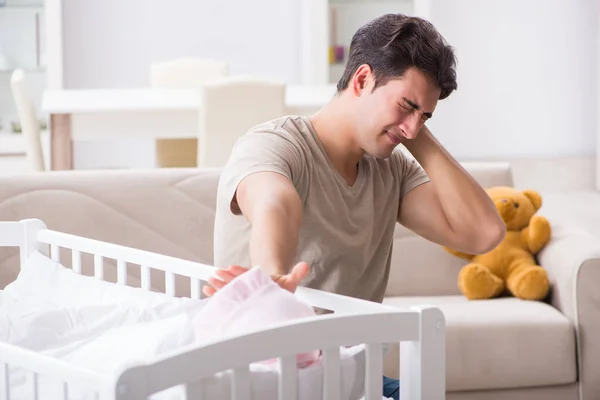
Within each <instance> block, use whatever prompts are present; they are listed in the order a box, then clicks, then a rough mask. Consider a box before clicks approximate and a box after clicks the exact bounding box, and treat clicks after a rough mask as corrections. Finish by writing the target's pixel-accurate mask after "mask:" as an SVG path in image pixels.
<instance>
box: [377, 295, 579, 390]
mask: <svg viewBox="0 0 600 400" xmlns="http://www.w3.org/2000/svg"><path fill="white" fill-rule="evenodd" d="M384 303H385V304H388V305H393V306H398V307H408V306H413V305H422V304H430V305H433V306H437V307H439V308H440V309H441V310H442V312H443V313H444V315H445V318H446V385H447V390H448V391H462V390H477V389H508V388H522V387H532V386H543V385H559V384H567V383H573V382H575V380H576V376H577V367H576V349H575V329H574V327H573V326H572V325H571V323H570V322H569V321H568V320H567V318H566V317H565V316H564V315H562V314H561V313H560V312H559V311H558V310H556V309H555V308H553V307H552V306H550V305H548V304H546V303H542V302H534V301H523V300H519V299H516V298H512V297H505V298H498V299H493V300H477V301H469V300H467V299H466V298H464V297H463V296H440V297H389V298H386V299H384ZM393 349H394V350H396V351H390V352H389V353H388V355H387V357H386V365H385V367H386V374H390V375H391V376H394V377H397V376H398V358H397V356H398V352H397V347H394V348H393Z"/></svg>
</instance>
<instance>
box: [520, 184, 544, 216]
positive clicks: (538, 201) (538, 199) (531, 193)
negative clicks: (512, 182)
mask: <svg viewBox="0 0 600 400" xmlns="http://www.w3.org/2000/svg"><path fill="white" fill-rule="evenodd" d="M523 194H524V195H525V196H526V197H527V198H528V199H529V200H531V202H532V203H533V206H534V207H535V210H536V211H537V210H539V209H540V207H541V206H542V196H540V194H539V193H538V192H536V191H535V190H531V189H526V190H523Z"/></svg>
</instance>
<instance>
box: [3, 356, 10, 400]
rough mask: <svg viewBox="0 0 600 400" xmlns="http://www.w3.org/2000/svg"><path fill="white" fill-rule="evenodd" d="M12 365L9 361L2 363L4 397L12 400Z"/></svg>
mask: <svg viewBox="0 0 600 400" xmlns="http://www.w3.org/2000/svg"><path fill="white" fill-rule="evenodd" d="M9 369H10V367H9V365H8V364H7V363H2V379H1V383H2V387H3V388H4V397H3V398H5V399H6V400H10V370H9Z"/></svg>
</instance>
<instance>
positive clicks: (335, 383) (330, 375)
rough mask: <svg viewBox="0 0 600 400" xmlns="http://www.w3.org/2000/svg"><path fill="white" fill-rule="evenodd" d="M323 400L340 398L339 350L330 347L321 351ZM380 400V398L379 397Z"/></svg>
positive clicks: (337, 399)
mask: <svg viewBox="0 0 600 400" xmlns="http://www.w3.org/2000/svg"><path fill="white" fill-rule="evenodd" d="M323 370H324V375H325V376H324V379H323V399H325V400H340V399H341V398H342V394H341V388H342V383H341V380H340V348H339V347H332V348H331V349H325V350H324V351H323ZM380 399H381V397H380Z"/></svg>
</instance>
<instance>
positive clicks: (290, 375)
mask: <svg viewBox="0 0 600 400" xmlns="http://www.w3.org/2000/svg"><path fill="white" fill-rule="evenodd" d="M279 367H280V368H281V374H280V376H279V400H296V399H297V398H298V364H297V362H296V356H287V357H281V358H280V359H279Z"/></svg>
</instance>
